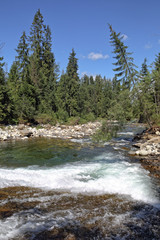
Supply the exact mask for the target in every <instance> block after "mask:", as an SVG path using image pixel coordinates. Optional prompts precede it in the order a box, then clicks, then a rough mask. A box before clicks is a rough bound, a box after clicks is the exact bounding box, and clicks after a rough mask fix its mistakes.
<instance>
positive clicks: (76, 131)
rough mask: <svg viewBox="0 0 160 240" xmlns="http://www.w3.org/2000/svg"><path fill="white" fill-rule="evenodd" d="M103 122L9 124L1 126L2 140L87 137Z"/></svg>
mask: <svg viewBox="0 0 160 240" xmlns="http://www.w3.org/2000/svg"><path fill="white" fill-rule="evenodd" d="M101 125H102V123H101V122H99V121H96V122H88V123H86V124H81V125H73V126H69V125H59V124H57V125H56V126H52V125H49V124H47V125H38V126H37V127H32V126H27V125H24V124H19V125H15V126H12V125H9V126H2V127H0V141H7V140H18V139H26V138H29V137H48V138H61V139H71V138H85V137H89V136H91V135H93V134H94V133H95V132H96V131H97V130H98V129H99V128H100V127H101Z"/></svg>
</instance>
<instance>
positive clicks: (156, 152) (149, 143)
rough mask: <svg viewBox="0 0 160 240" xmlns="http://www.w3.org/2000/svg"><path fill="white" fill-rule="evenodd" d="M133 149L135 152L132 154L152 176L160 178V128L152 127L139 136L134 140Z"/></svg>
mask: <svg viewBox="0 0 160 240" xmlns="http://www.w3.org/2000/svg"><path fill="white" fill-rule="evenodd" d="M133 147H135V151H133V152H130V154H131V155H132V154H133V155H136V156H137V157H138V159H140V161H141V163H142V166H143V167H144V168H145V169H146V170H148V171H149V172H150V173H151V175H153V176H154V177H156V178H160V127H152V128H150V129H147V130H145V131H143V132H142V133H141V134H137V135H136V136H135V137H134V139H133ZM137 149H138V150H137Z"/></svg>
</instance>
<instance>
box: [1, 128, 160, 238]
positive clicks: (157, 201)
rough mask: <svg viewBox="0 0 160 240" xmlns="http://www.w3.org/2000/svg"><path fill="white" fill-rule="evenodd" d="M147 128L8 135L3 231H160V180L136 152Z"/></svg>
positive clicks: (65, 234)
mask: <svg viewBox="0 0 160 240" xmlns="http://www.w3.org/2000/svg"><path fill="white" fill-rule="evenodd" d="M139 130H140V128H137V127H135V126H128V127H127V128H126V129H125V131H122V132H120V133H119V135H118V137H117V138H116V139H112V140H111V141H110V142H106V143H104V144H99V145H96V144H93V143H92V142H91V141H90V140H89V139H85V140H76V139H75V140H72V141H70V142H69V141H65V140H55V139H44V138H40V139H29V140H23V141H15V142H4V143H1V146H0V188H1V191H0V199H1V202H0V212H1V215H0V216H1V220H0V239H1V240H8V239H159V236H160V229H159V226H160V196H159V185H158V184H157V182H156V180H155V179H152V178H151V177H150V176H149V173H148V172H147V171H146V170H144V169H143V168H142V167H141V165H140V163H139V162H138V161H137V160H135V159H134V158H133V157H129V156H128V149H129V148H130V147H131V139H132V137H133V135H134V134H135V133H136V132H137V131H139ZM69 237H70V238H69ZM71 237H72V238H71Z"/></svg>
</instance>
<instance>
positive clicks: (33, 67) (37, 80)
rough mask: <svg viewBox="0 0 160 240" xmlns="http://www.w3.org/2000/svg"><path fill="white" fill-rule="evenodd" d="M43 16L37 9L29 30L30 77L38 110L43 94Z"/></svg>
mask: <svg viewBox="0 0 160 240" xmlns="http://www.w3.org/2000/svg"><path fill="white" fill-rule="evenodd" d="M43 22H44V20H43V16H42V14H41V12H40V10H39V9H38V11H37V12H36V14H35V16H34V19H33V23H32V25H31V30H30V37H29V40H30V52H31V56H30V76H31V81H32V82H33V83H34V86H35V90H36V94H35V97H36V109H37V110H38V107H39V104H40V101H41V95H42V94H43V79H42V78H41V75H40V70H41V68H42V49H43V40H44V24H43Z"/></svg>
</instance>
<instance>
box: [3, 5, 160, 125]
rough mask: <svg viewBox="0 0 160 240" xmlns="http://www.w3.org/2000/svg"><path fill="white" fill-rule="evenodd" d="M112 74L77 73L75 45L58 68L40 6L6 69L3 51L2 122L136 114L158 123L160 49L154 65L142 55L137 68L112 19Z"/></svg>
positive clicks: (129, 117) (130, 117)
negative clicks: (8, 68) (141, 61)
mask: <svg viewBox="0 0 160 240" xmlns="http://www.w3.org/2000/svg"><path fill="white" fill-rule="evenodd" d="M108 31H110V44H111V46H112V48H113V54H114V63H113V70H114V72H115V75H114V77H113V79H108V78H107V77H102V76H101V75H97V76H96V77H93V76H87V75H84V76H83V77H82V78H80V77H79V74H78V59H77V58H76V52H75V50H74V49H71V52H70V54H69V58H68V63H67V67H66V71H65V72H63V73H62V75H60V74H59V67H58V65H57V64H56V60H55V57H54V53H53V52H52V36H51V30H50V27H49V26H48V25H45V24H44V19H43V16H42V14H41V12H40V10H38V11H37V12H36V14H35V16H34V19H33V22H32V25H31V27H30V35H29V36H27V35H26V33H25V31H24V32H23V34H22V36H21V37H20V39H19V43H18V46H17V47H16V57H15V60H14V62H13V63H12V66H11V68H10V70H9V72H5V70H4V65H5V62H4V61H3V56H0V123H1V124H18V123H44V124H45V123H51V124H56V123H57V122H59V123H65V122H74V123H76V122H77V123H83V122H85V121H94V120H95V119H97V118H105V119H109V120H118V121H130V120H135V119H136V120H138V121H139V122H146V123H148V124H149V125H150V126H151V125H152V124H160V53H158V54H157V55H156V56H155V61H154V62H153V63H152V66H148V65H147V59H146V58H144V62H143V63H142V66H141V70H140V71H138V70H137V67H136V65H135V63H134V59H133V57H132V53H131V52H129V51H128V46H126V45H125V44H124V41H123V39H122V36H121V33H116V31H115V30H113V28H112V25H110V24H109V25H108Z"/></svg>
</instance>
